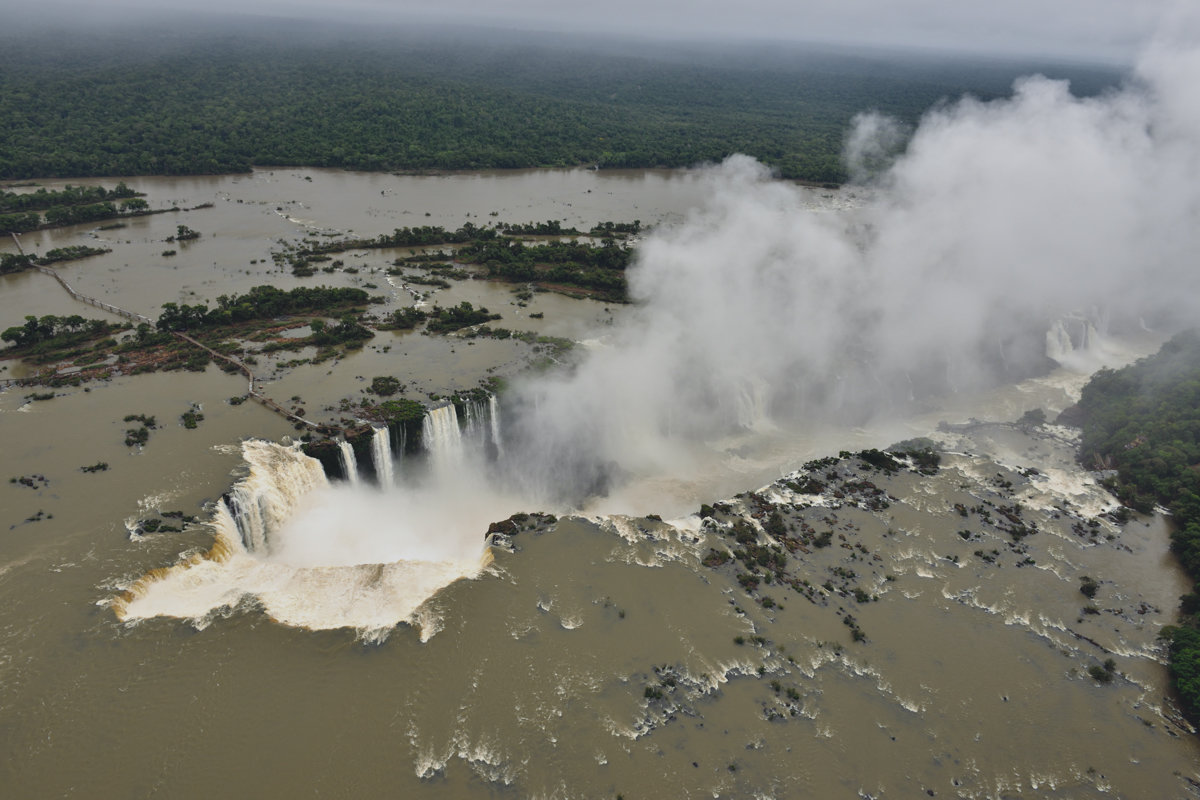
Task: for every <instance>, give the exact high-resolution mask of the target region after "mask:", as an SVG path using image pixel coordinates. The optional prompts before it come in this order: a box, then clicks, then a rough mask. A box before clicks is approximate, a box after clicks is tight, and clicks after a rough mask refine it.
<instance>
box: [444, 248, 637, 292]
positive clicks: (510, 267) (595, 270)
mask: <svg viewBox="0 0 1200 800" xmlns="http://www.w3.org/2000/svg"><path fill="white" fill-rule="evenodd" d="M632 257H633V251H632V250H630V249H629V248H628V247H622V246H620V245H618V244H617V243H616V242H615V241H614V240H612V239H605V240H604V242H603V243H602V244H601V245H600V246H595V245H590V244H583V243H581V242H575V241H570V242H544V243H541V244H536V245H528V244H525V243H524V242H521V241H510V240H492V241H482V242H471V243H470V244H467V245H464V246H463V247H462V249H460V250H459V251H458V259H459V260H460V261H463V262H466V263H475V264H480V265H482V266H484V267H486V268H487V271H488V276H489V277H492V278H498V279H500V280H505V281H513V282H537V283H544V284H564V285H567V286H578V287H581V288H584V289H590V290H593V291H596V292H598V293H599V294H600V295H602V296H603V297H605V298H607V299H611V300H614V301H619V302H623V301H625V300H626V282H625V268H626V267H628V266H629V262H630V260H631V259H632Z"/></svg>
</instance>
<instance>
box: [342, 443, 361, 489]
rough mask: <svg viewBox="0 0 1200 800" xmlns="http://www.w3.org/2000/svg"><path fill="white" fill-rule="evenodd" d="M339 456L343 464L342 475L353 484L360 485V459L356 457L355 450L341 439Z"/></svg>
mask: <svg viewBox="0 0 1200 800" xmlns="http://www.w3.org/2000/svg"><path fill="white" fill-rule="evenodd" d="M337 446H338V456H339V460H340V461H341V464H342V474H343V475H345V476H346V480H348V481H350V483H352V484H357V483H358V459H356V458H355V457H354V448H353V447H351V446H350V443H349V442H347V441H346V440H345V439H339V440H338V443H337Z"/></svg>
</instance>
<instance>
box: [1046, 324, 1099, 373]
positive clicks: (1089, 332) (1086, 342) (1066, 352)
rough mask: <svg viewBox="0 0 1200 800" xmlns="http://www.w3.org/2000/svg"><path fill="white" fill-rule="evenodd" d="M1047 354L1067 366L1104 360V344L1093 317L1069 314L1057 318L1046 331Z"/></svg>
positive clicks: (1078, 365)
mask: <svg viewBox="0 0 1200 800" xmlns="http://www.w3.org/2000/svg"><path fill="white" fill-rule="evenodd" d="M1046 355H1047V356H1048V357H1049V358H1051V359H1053V360H1054V361H1057V362H1058V363H1059V364H1060V365H1062V366H1065V367H1080V366H1081V365H1092V362H1099V361H1102V360H1103V357H1104V345H1103V341H1102V337H1101V336H1100V334H1099V332H1098V331H1097V330H1096V326H1095V324H1094V322H1093V320H1092V317H1091V316H1090V315H1089V316H1087V317H1083V316H1069V317H1066V318H1063V319H1059V320H1055V322H1054V324H1052V325H1051V326H1050V329H1049V330H1047V331H1046ZM1092 368H1094V365H1093V366H1092Z"/></svg>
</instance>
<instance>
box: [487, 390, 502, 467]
mask: <svg viewBox="0 0 1200 800" xmlns="http://www.w3.org/2000/svg"><path fill="white" fill-rule="evenodd" d="M488 423H489V425H490V427H491V429H492V445H493V446H494V447H495V448H496V455H497V456H502V455H504V444H503V442H501V440H500V404H499V403H497V402H496V395H494V394H490V395H488Z"/></svg>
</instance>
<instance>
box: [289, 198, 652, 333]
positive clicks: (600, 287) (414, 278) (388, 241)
mask: <svg viewBox="0 0 1200 800" xmlns="http://www.w3.org/2000/svg"><path fill="white" fill-rule="evenodd" d="M641 229H642V227H641V221H640V220H634V221H633V222H612V221H606V222H601V223H597V224H596V225H595V226H593V227H592V228H591V229H590V231H589V233H588V234H587V236H589V237H593V238H599V239H600V241H599V243H596V242H594V241H587V240H585V241H580V240H579V239H576V238H571V239H568V240H565V241H564V240H562V239H558V240H554V239H552V240H549V241H541V240H539V241H536V242H532V243H531V242H525V241H522V240H521V239H519V238H515V237H518V236H551V237H552V236H572V237H574V236H579V235H581V234H579V231H577V230H576V229H574V228H564V227H563V226H562V223H561V222H560V221H559V220H547V221H545V222H538V223H532V222H531V223H526V224H523V225H510V224H508V223H503V222H500V223H497V224H496V225H495V226H479V225H475V224H474V223H472V222H466V223H464V224H463V225H462V226H461V227H459V228H457V229H455V230H449V229H446V228H443V227H441V226H436V225H427V226H420V227H415V228H397V229H395V230H394V231H393V232H392V233H390V234H381V235H379V236H376V237H374V238H369V239H334V240H328V241H321V240H319V239H316V238H309V239H305V240H304V241H303V242H301V243H300V244H299V245H285V246H284V247H283V249H281V250H279V251H277V252H275V253H274V254H273V258H274V261H275V263H277V264H280V265H281V266H282V265H284V264H286V265H288V266H290V267H291V269H292V274H294V275H296V276H298V277H310V276H312V275H315V274H316V270H317V265H319V264H322V263H326V262H328V264H329V265H328V266H327V267H322V269H324V270H326V271H329V272H332V271H334V270H335V269H336V268H337V267H338V266H342V264H341V262H339V261H334V260H333V256H334V255H336V254H339V253H344V252H346V251H349V250H360V249H361V250H378V249H389V248H401V247H404V248H416V247H420V248H433V247H436V248H439V249H437V250H435V251H433V252H429V251H428V250H425V251H424V252H421V253H414V254H411V255H408V256H406V257H402V258H397V259H396V260H395V262H394V265H395V267H394V269H390V270H389V271H388V272H389V274H391V275H395V276H397V277H400V278H401V279H402V280H404V281H405V282H406V283H411V284H415V285H418V286H433V287H435V288H442V289H445V288H448V287H449V286H450V283H449V281H448V279H457V280H461V279H463V278H467V277H470V276H471V275H472V273H471V272H468V271H467V270H465V269H463V267H465V266H474V267H477V268H479V269H482V270H483V272H482V274H483V276H485V277H487V278H490V279H493V280H501V281H508V282H512V283H532V284H534V285H536V286H538V287H540V288H544V289H556V290H558V291H562V292H566V293H574V294H583V295H587V296H591V297H595V298H597V299H602V300H608V301H611V302H626V301H627V299H628V298H627V294H626V282H625V269H626V268H627V267H628V266H629V264H630V263H631V261H632V259H633V250H632V248H631V247H630V246H629V245H628V244H626V243H625V242H623V241H622V240H624V239H627V238H628V237H630V236H632V235H636V234H637V233H639V232H640V231H641ZM440 248H453V249H452V250H450V251H448V252H447V251H445V250H443V249H440ZM447 259H453V260H454V262H455V264H448V263H446V261H447ZM456 265H457V266H456ZM405 268H407V269H408V270H409V271H405ZM412 270H422V271H424V272H414V271H412ZM422 321H423V319H421V318H417V317H416V316H413V315H409V316H407V317H397V318H395V319H392V320H388V321H387V322H386V323H385V324H387V325H389V326H390V327H393V328H413V327H415V326H416V325H417V323H419V322H422ZM472 324H474V323H472ZM459 327H461V326H459Z"/></svg>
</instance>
